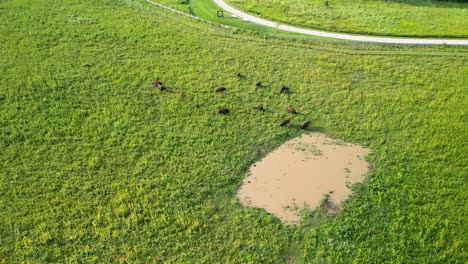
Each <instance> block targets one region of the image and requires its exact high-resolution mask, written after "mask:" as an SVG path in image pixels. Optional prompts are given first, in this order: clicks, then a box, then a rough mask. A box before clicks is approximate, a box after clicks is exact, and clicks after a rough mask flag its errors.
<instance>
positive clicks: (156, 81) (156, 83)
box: [151, 80, 166, 92]
mask: <svg viewBox="0 0 468 264" xmlns="http://www.w3.org/2000/svg"><path fill="white" fill-rule="evenodd" d="M151 84H152V85H153V86H154V87H157V88H158V89H159V91H161V92H162V91H164V90H166V87H164V85H163V84H162V82H160V81H158V80H153V81H152V82H151Z"/></svg>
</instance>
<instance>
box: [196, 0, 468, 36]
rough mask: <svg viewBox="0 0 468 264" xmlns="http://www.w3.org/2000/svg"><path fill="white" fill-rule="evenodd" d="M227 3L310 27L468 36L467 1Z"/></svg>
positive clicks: (234, 0)
mask: <svg viewBox="0 0 468 264" xmlns="http://www.w3.org/2000/svg"><path fill="white" fill-rule="evenodd" d="M192 1H199V0H192ZM226 2H228V3H229V4H231V5H233V6H235V7H238V8H240V9H241V10H244V11H246V12H248V13H251V14H253V15H256V16H260V17H264V18H268V19H271V20H274V21H279V22H283V23H287V24H291V25H296V26H302V27H306V28H313V29H321V30H328V31H336V32H347V33H358V34H370V35H385V36H407V37H454V38H467V37H468V27H467V26H466V25H467V24H468V3H467V2H466V1H438V0H407V1H381V0H371V1H353V0H288V1H281V0H265V1H252V0H228V1H226Z"/></svg>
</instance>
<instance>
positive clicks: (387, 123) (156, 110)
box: [0, 0, 468, 263]
mask: <svg viewBox="0 0 468 264" xmlns="http://www.w3.org/2000/svg"><path fill="white" fill-rule="evenodd" d="M0 10H2V12H1V13H0V16H1V18H2V19H1V20H0V40H1V41H0V53H1V56H0V60H1V62H2V63H1V64H0V209H1V210H0V262H1V263H20V262H26V263H46V262H59V263H73V262H90V263H96V262H97V263H102V262H107V263H147V262H158V263H159V262H168V263H249V262H250V263H284V261H285V259H286V258H289V259H290V258H293V259H295V260H296V261H297V262H298V263H301V262H305V263H311V262H312V263H313V262H317V263H340V262H341V263H349V262H353V261H355V262H357V263H382V262H403V263H424V262H426V263H463V261H465V260H466V258H467V254H466V245H467V240H466V238H467V237H468V234H467V227H466V220H465V216H466V212H467V208H466V201H467V200H468V197H467V196H468V194H467V192H466V190H467V181H466V175H468V168H467V165H466V160H467V159H468V154H467V153H468V147H467V145H466V138H468V131H467V129H466V127H467V122H468V119H467V115H466V113H467V102H468V98H467V97H468V88H467V85H466V84H467V81H468V80H467V76H466V72H467V70H468V49H467V48H465V47H446V46H440V47H429V46H425V47H414V46H382V45H371V46H368V45H363V44H356V45H352V44H344V43H334V42H321V41H312V42H306V41H294V40H283V39H276V38H271V39H269V40H268V41H265V39H264V38H261V37H260V38H259V37H258V36H256V35H255V34H244V33H242V32H241V33H238V32H237V34H235V33H236V31H235V30H226V31H224V30H221V29H219V28H218V27H215V26H209V25H208V24H205V23H201V22H196V21H193V20H190V19H188V18H184V17H179V16H170V15H168V14H167V13H166V11H161V10H160V9H158V8H155V7H154V6H152V5H150V4H148V3H146V2H144V1H134V0H127V1H115V0H70V1H65V2H63V1H50V0H37V1H24V0H6V1H2V2H0ZM238 72H241V73H242V74H243V75H244V76H245V78H243V79H241V80H238V79H237V78H236V76H235V75H236V74H237V73H238ZM155 78H159V79H160V80H161V81H162V82H163V83H164V84H165V85H166V86H167V88H168V91H167V92H163V93H160V92H159V91H158V90H156V89H155V88H153V87H152V86H151V81H152V80H153V79H155ZM256 81H261V82H262V83H264V84H265V85H266V87H263V88H261V89H257V88H255V82H256ZM282 84H286V85H288V86H290V87H291V90H292V93H291V94H289V95H282V96H280V95H279V88H280V86H281V85H282ZM221 85H222V86H225V87H226V88H227V89H228V91H227V92H225V93H224V94H217V93H215V92H214V89H215V88H216V87H218V86H221ZM182 91H183V92H185V93H186V96H185V97H181V96H180V92H182ZM258 103H262V104H263V105H264V106H265V108H266V109H267V111H266V112H264V113H259V112H255V111H254V110H253V109H252V107H253V106H254V105H256V104H258ZM288 105H291V106H294V107H295V108H296V109H297V110H298V111H299V112H300V114H299V115H297V116H295V117H294V118H293V119H292V125H291V126H289V127H280V126H279V122H281V120H283V119H284V118H285V117H287V116H288V113H287V112H286V111H285V108H286V106H288ZM219 107H228V108H229V109H231V113H230V114H228V115H225V116H222V115H219V114H217V113H216V112H217V109H218V108H219ZM305 119H310V120H311V121H312V128H311V129H310V131H323V132H326V133H327V134H329V135H331V136H333V137H336V138H339V139H342V140H346V141H350V142H355V143H359V144H361V145H363V146H366V147H369V148H371V149H372V154H371V155H370V157H369V161H371V162H372V163H374V164H376V169H375V170H374V171H372V172H371V173H370V175H369V176H368V178H367V180H366V181H364V182H363V183H362V184H360V185H358V186H356V190H355V193H354V195H353V197H352V198H351V199H350V200H349V201H348V202H347V203H346V204H345V205H344V207H343V210H342V212H341V214H339V215H337V216H331V215H326V214H324V213H323V212H321V211H320V210H317V211H316V212H307V213H306V214H305V220H304V221H303V223H301V225H300V226H298V227H285V226H283V225H281V223H280V221H279V220H278V219H276V218H275V217H273V216H272V215H270V214H268V213H266V212H265V211H263V210H260V209H254V208H244V207H242V206H241V205H240V204H239V203H238V201H237V200H236V199H235V193H236V191H237V189H238V187H239V186H240V184H241V181H242V179H243V177H244V174H245V173H246V171H247V169H248V168H249V166H250V164H252V163H253V162H255V161H256V160H258V159H259V158H261V154H260V153H259V151H258V150H259V148H265V149H268V150H271V149H273V148H275V147H276V146H278V145H279V144H281V143H282V142H284V141H286V140H288V139H290V138H292V137H295V136H297V135H299V134H300V133H301V131H300V130H299V129H298V124H300V122H302V121H303V120H305Z"/></svg>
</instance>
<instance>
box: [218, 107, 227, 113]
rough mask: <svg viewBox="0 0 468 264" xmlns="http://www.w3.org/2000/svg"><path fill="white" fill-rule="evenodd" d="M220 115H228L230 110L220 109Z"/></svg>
mask: <svg viewBox="0 0 468 264" xmlns="http://www.w3.org/2000/svg"><path fill="white" fill-rule="evenodd" d="M218 113H219V114H227V113H229V109H227V108H220V109H218Z"/></svg>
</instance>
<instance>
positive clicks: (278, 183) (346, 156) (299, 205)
mask: <svg viewBox="0 0 468 264" xmlns="http://www.w3.org/2000/svg"><path fill="white" fill-rule="evenodd" d="M368 153H369V150H368V149H366V148H363V147H361V146H359V145H355V144H349V143H345V142H341V141H338V140H334V139H331V138H329V137H328V136H326V135H324V134H320V133H312V134H306V135H302V136H301V137H298V138H296V139H293V140H291V141H288V142H286V143H285V144H283V145H281V146H280V147H279V148H278V149H276V150H275V151H273V152H271V153H270V154H268V155H267V156H266V157H265V158H263V159H262V160H260V161H258V162H257V163H255V164H253V165H252V166H251V168H250V173H249V174H248V175H247V177H246V178H245V179H244V181H243V184H242V186H241V188H240V189H239V191H238V193H237V196H238V198H239V201H240V202H241V203H242V204H243V205H245V206H252V207H257V208H264V209H265V210H266V211H268V212H270V213H272V214H273V215H275V216H276V217H278V218H279V219H281V221H282V222H283V223H285V224H297V223H298V222H299V221H300V216H299V214H298V213H299V212H300V211H301V210H302V209H304V208H307V209H313V208H315V207H316V206H318V205H319V204H320V201H321V200H322V199H323V198H324V197H325V196H326V195H327V194H329V193H330V192H332V193H331V195H330V196H329V198H328V199H327V205H328V206H331V205H333V206H334V207H333V208H332V209H333V210H336V206H337V205H339V204H340V203H341V202H342V201H343V200H344V199H346V198H347V197H348V196H349V195H350V194H351V190H350V187H351V186H352V184H354V183H356V182H358V181H361V180H363V179H364V177H365V174H366V173H367V172H368V170H369V168H368V163H367V162H366V161H365V160H364V157H365V156H366V155H367V154H368Z"/></svg>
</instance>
